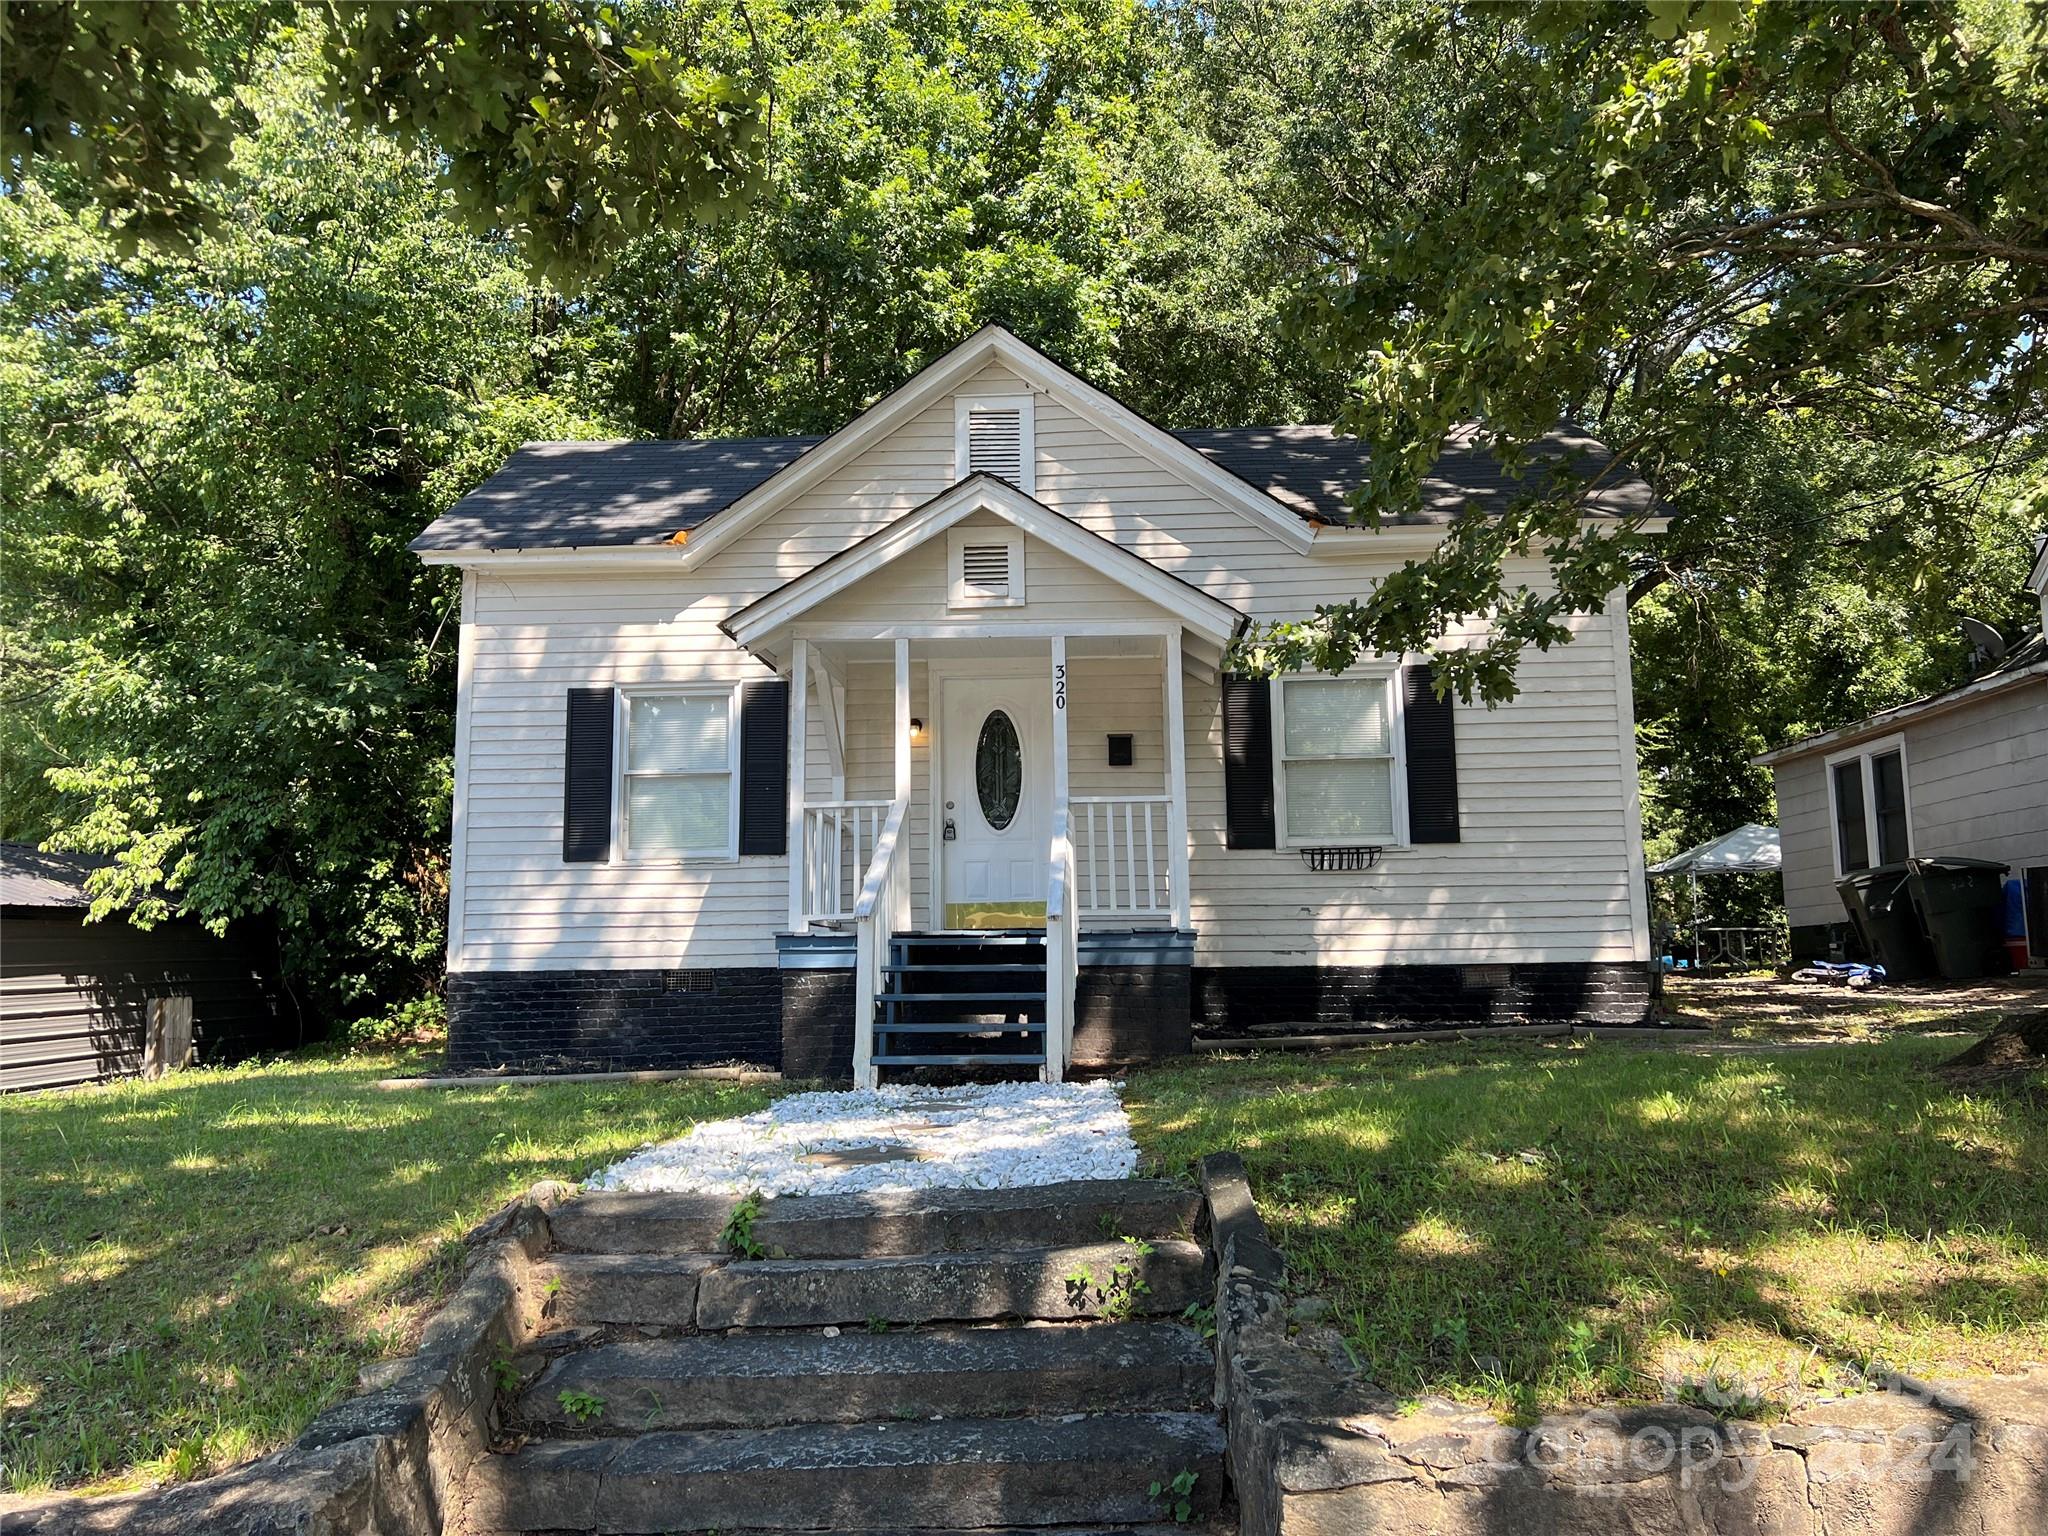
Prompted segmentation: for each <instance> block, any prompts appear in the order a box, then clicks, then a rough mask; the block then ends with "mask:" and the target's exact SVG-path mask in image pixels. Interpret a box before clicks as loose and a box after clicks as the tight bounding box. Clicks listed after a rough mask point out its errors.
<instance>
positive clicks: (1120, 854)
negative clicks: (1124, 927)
mask: <svg viewBox="0 0 2048 1536" xmlns="http://www.w3.org/2000/svg"><path fill="white" fill-rule="evenodd" d="M1070 804H1071V805H1072V806H1073V828H1074V837H1073V842H1074V864H1075V870H1076V876H1077V879H1078V882H1079V892H1078V894H1079V899H1080V908H1081V916H1082V917H1084V918H1090V919H1099V918H1157V917H1171V916H1172V915H1173V910H1174V907H1173V881H1172V876H1171V870H1172V868H1173V860H1172V858H1171V848H1172V843H1171V840H1170V838H1169V836H1168V832H1169V829H1170V827H1171V825H1172V807H1173V802H1172V800H1171V798H1170V797H1168V796H1166V795H1076V796H1075V797H1074V798H1073V800H1072V801H1071V802H1070Z"/></svg>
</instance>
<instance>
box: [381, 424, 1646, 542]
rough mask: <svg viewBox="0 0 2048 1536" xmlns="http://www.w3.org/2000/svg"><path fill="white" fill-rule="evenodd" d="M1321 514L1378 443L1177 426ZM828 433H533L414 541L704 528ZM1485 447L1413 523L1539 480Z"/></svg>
mask: <svg viewBox="0 0 2048 1536" xmlns="http://www.w3.org/2000/svg"><path fill="white" fill-rule="evenodd" d="M1174 435H1175V436H1176V437H1178V438H1179V439H1180V440H1181V441H1182V442H1184V443H1186V444H1188V446H1189V447H1191V448H1194V449H1196V450H1198V451H1199V452H1201V453H1202V454H1204V455H1205V456H1207V457H1208V458H1210V459H1212V460H1214V461H1215V462H1216V463H1217V464H1220V465H1221V466H1222V467H1223V468H1225V469H1227V470H1229V471H1231V473H1233V474H1235V475H1237V476H1238V477H1239V478H1240V479H1242V480H1245V481H1248V482H1250V483H1251V484H1252V485H1254V486H1256V487H1257V488H1258V489H1260V490H1262V491H1265V492H1266V493H1267V494H1268V495H1270V496H1272V497H1273V498H1274V499H1275V500H1276V501H1278V502H1279V503H1280V504H1281V505H1283V506H1285V507H1287V508H1288V509H1289V510H1290V511H1293V512H1294V513H1296V514H1298V515H1299V516H1301V517H1304V518H1307V519H1309V520H1310V521H1314V522H1328V523H1338V522H1343V521H1345V520H1346V518H1347V516H1348V505H1347V501H1346V498H1347V497H1348V496H1349V495H1350V493H1351V492H1352V491H1353V490H1354V489H1355V488H1356V487H1357V486H1358V484H1359V482H1360V480H1361V479H1362V478H1363V477H1364V471H1365V464H1366V461H1367V459H1368V458H1369V457H1370V451H1369V450H1368V449H1367V448H1366V446H1365V444H1364V443H1362V442H1360V441H1359V440H1358V439H1357V438H1352V437H1340V436H1338V435H1337V434H1336V433H1335V432H1334V431H1332V430H1331V429H1330V428H1329V427H1222V428H1213V429H1207V430H1203V431H1191V432H1177V433H1175V434H1174ZM821 441H822V439H820V438H816V437H739V438H711V439H697V440H692V441H684V442H587V443H529V444H527V445H526V446H525V447H524V448H521V449H520V450H519V451H518V452H517V453H515V454H513V455H512V457H511V458H509V459H507V460H506V461H505V467H504V468H503V469H501V470H499V471H498V472H497V473H496V474H495V475H493V476H491V478H490V479H488V480H486V481H485V482H484V483H483V484H482V485H480V486H478V487H477V488H476V489H475V490H474V491H471V492H470V493H469V494H468V495H467V496H465V497H463V498H462V500H460V501H458V502H457V503H455V505H454V506H452V507H450V508H449V509H448V510H447V511H446V512H445V513H443V514H442V515H441V516H440V517H438V518H436V519H435V520H434V522H433V523H432V524H431V525H430V526H429V527H428V528H427V530H426V532H424V533H422V534H421V535H420V536H419V537H418V538H416V539H414V540H413V541H412V547H413V548H414V549H415V550H466V549H569V548H579V547H588V546H593V545H621V544H659V543H662V542H663V541H665V540H667V539H669V538H672V537H673V536H674V535H675V534H677V533H678V532H681V531H684V530H687V529H691V528H695V527H697V526H698V525H699V524H701V523H703V522H705V521H706V520H707V519H709V518H710V517H711V516H712V515H713V514H714V513H717V512H719V511H722V510H723V509H724V508H726V507H729V506H731V505H732V503H733V502H735V501H737V500H738V499H739V498H740V497H742V496H744V495H745V494H746V493H747V492H748V491H751V490H752V489H753V488H754V487H755V486H757V485H759V484H761V483H762V482H763V481H765V480H767V479H768V478H769V477H770V476H772V475H774V474H775V473H777V472H778V471H779V470H782V469H784V468H786V467H787V466H788V465H790V464H792V463H794V462H795V461H796V460H797V459H798V458H799V457H800V456H801V455H802V454H803V453H804V452H805V451H806V450H807V449H809V448H811V447H812V446H813V445H814V444H816V443H818V442H821ZM1538 451H1539V452H1540V453H1543V454H1546V455H1561V454H1575V455H1580V456H1581V458H1580V460H1579V469H1580V472H1582V473H1586V472H1594V471H1598V470H1601V469H1604V468H1605V467H1606V466H1607V464H1608V463H1609V462H1610V459H1611V455H1610V454H1609V453H1608V452H1607V450H1606V449H1605V448H1603V447H1601V445H1600V444H1598V443H1597V442H1595V441H1594V440H1593V439H1592V438H1590V437H1586V436H1584V435H1583V434H1580V433H1578V432H1576V431H1573V430H1569V429H1560V430H1558V431H1556V432H1553V433H1551V434H1550V436H1549V437H1547V438H1545V439H1544V440H1543V445H1542V447H1541V448H1540V449H1539V450H1538ZM1528 483H1529V482H1528V481H1527V480H1518V479H1515V478H1513V477H1511V476H1509V475H1508V474H1507V473H1506V472H1505V471H1504V470H1503V469H1502V468H1501V466H1500V464H1499V463H1498V461H1496V460H1495V459H1494V457H1493V456H1492V455H1491V454H1490V453H1488V452H1487V451H1486V450H1485V449H1484V448H1483V447H1481V446H1480V445H1479V443H1478V440H1477V435H1476V429H1465V430H1461V431H1460V432H1459V433H1457V434H1454V435H1453V436H1452V438H1451V440H1450V441H1449V442H1447V443H1446V444H1445V445H1444V452H1443V457H1442V458H1441V459H1440V460H1438V463H1437V469H1436V472H1435V474H1433V475H1432V476H1431V477H1430V478H1429V479H1428V480H1427V481H1425V482H1424V484H1423V501H1422V505H1421V507H1420V508H1419V509H1418V510H1416V511H1415V512H1413V513H1411V514H1409V515H1408V516H1407V517H1405V518H1403V519H1401V520H1402V521H1404V522H1409V523H1423V524H1437V523H1448V522H1450V521H1452V519H1454V518H1455V517H1457V516H1458V515H1459V513H1460V512H1461V511H1462V510H1463V509H1464V508H1465V506H1466V505H1467V504H1468V503H1471V504H1476V505H1477V506H1478V507H1479V509H1480V510H1481V511H1482V512H1497V511H1499V510H1501V509H1502V508H1504V507H1505V506H1506V505H1507V503H1508V502H1509V501H1510V500H1511V499H1512V498H1513V497H1514V495H1515V494H1516V493H1517V492H1518V491H1520V490H1522V489H1524V488H1525V487H1526V486H1527V485H1528ZM1654 499H1655V498H1654V496H1653V494H1652V493H1651V490H1650V488H1649V486H1647V485H1645V484H1644V483H1643V482H1642V481H1641V480H1640V479H1638V478H1636V477H1635V476H1634V475H1629V474H1623V475H1621V476H1620V477H1618V478H1617V479H1616V481H1615V483H1614V484H1613V485H1612V486H1608V487H1605V488H1603V490H1601V491H1600V492H1599V493H1597V494H1596V495H1595V496H1594V497H1593V499H1592V506H1593V508H1594V510H1596V511H1599V512H1603V513H1607V514H1611V515H1615V516H1625V515H1627V514H1630V513H1634V512H1641V511H1645V510H1648V509H1649V508H1650V507H1651V505H1652V503H1653V502H1654Z"/></svg>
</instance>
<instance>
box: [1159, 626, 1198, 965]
mask: <svg viewBox="0 0 2048 1536" xmlns="http://www.w3.org/2000/svg"><path fill="white" fill-rule="evenodd" d="M1161 659H1162V660H1163V661H1164V663H1165V666H1166V857H1167V871H1168V873H1167V879H1168V881H1169V882H1170V883H1171V885H1172V886H1173V926H1174V927H1175V928H1176V929H1178V930H1179V931H1180V932H1182V933H1185V932H1186V931H1187V930H1188V929H1189V928H1191V927H1192V926H1194V925H1193V920H1192V919H1191V918H1190V917H1189V916H1188V722H1187V713H1186V708H1185V706H1184V704H1183V702H1182V698H1181V693H1182V688H1181V671H1180V668H1181V660H1180V631H1179V630H1178V629H1175V630H1174V631H1173V632H1172V633H1171V634H1169V635H1168V636H1167V637H1166V645H1165V648H1164V653H1163V656H1162V658H1161Z"/></svg>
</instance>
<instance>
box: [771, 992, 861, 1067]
mask: <svg viewBox="0 0 2048 1536" xmlns="http://www.w3.org/2000/svg"><path fill="white" fill-rule="evenodd" d="M782 1075H783V1076H784V1077H790V1078H816V1079H819V1080H822V1081H824V1082H833V1083H848V1082H852V1081H853V972H852V971H851V970H849V969H847V968H846V967H844V966H834V967H831V968H829V969H802V970H789V971H784V972H783V973H782Z"/></svg>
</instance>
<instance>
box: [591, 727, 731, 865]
mask: <svg viewBox="0 0 2048 1536" xmlns="http://www.w3.org/2000/svg"><path fill="white" fill-rule="evenodd" d="M732 712H733V693H732V690H730V689H720V690H719V691H717V692H716V693H708V692H707V693H664V694H644V693H643V694H629V695H628V696H627V698H626V750H625V753H624V760H625V765H626V768H625V780H626V783H625V793H624V794H623V795H622V796H621V797H620V799H621V802H622V805H623V821H622V826H621V835H622V836H623V838H624V840H625V852H626V856H627V857H628V858H640V859H664V858H665V859H680V858H729V857H731V856H733V854H734V843H733V827H734V823H735V814H736V813H735V807H734V804H733V801H734V798H735V796H734V786H735V784H736V782H737V779H738V775H737V773H736V772H735V765H734V763H733V747H734V745H735V743H736V738H737V732H736V731H735V729H734V727H733V719H732Z"/></svg>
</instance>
